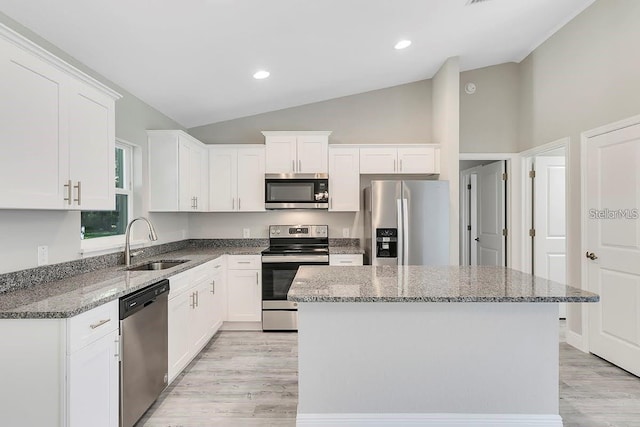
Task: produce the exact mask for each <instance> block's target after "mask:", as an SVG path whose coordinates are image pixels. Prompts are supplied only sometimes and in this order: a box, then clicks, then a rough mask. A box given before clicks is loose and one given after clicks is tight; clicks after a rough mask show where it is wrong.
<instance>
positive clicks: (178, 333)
mask: <svg viewBox="0 0 640 427" xmlns="http://www.w3.org/2000/svg"><path fill="white" fill-rule="evenodd" d="M224 258H225V257H220V258H218V259H216V260H214V261H210V262H207V263H206V264H203V265H200V266H198V267H195V268H193V269H191V270H187V271H185V272H183V273H179V274H176V275H175V276H172V277H170V278H169V288H170V290H169V302H168V322H169V337H168V338H169V339H168V341H169V355H168V357H169V367H168V373H169V382H172V381H173V380H174V379H175V378H176V377H177V376H178V375H179V374H180V372H182V370H183V369H184V368H185V367H186V366H187V365H188V364H189V362H191V360H193V358H194V357H195V356H197V355H198V353H200V351H201V350H202V348H203V347H204V346H205V345H206V344H207V343H208V342H209V340H210V339H211V337H213V335H214V334H215V333H216V332H217V331H218V329H219V328H220V326H221V325H222V319H223V316H224V310H223V308H224V307H223V305H222V304H221V303H220V302H219V301H218V300H217V298H223V297H224ZM215 280H217V282H218V283H217V285H218V286H217V287H216V284H215V283H214V281H215ZM215 291H218V292H219V293H218V295H217V296H216V293H214V292H215Z"/></svg>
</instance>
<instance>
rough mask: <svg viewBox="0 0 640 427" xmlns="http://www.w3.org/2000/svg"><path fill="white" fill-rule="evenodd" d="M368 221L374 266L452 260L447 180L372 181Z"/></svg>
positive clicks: (367, 236)
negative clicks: (450, 257) (450, 255)
mask: <svg viewBox="0 0 640 427" xmlns="http://www.w3.org/2000/svg"><path fill="white" fill-rule="evenodd" d="M364 223H365V224H364V226H365V229H364V236H365V245H364V246H365V255H366V257H367V259H368V262H369V263H370V264H371V265H396V264H398V265H448V264H449V182H448V181H371V186H370V187H367V188H366V189H365V219H364Z"/></svg>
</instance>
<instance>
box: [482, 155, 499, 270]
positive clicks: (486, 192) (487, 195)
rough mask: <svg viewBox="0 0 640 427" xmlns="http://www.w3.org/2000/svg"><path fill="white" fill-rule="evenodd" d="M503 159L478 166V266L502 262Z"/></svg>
mask: <svg viewBox="0 0 640 427" xmlns="http://www.w3.org/2000/svg"><path fill="white" fill-rule="evenodd" d="M503 173H504V162H502V161H497V162H493V163H489V164H487V165H484V166H481V167H479V168H478V173H477V177H478V184H477V188H478V201H477V204H478V227H477V229H478V237H477V241H476V245H477V252H478V265H505V257H504V253H505V248H504V246H505V237H504V236H503V234H502V230H503V229H504V228H505V200H504V198H505V197H504V196H505V193H504V181H503V180H502V174H503Z"/></svg>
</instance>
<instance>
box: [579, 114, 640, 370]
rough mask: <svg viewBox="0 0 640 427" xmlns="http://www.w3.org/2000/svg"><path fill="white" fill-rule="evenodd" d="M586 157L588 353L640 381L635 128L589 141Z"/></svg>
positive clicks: (639, 194) (638, 134)
mask: <svg viewBox="0 0 640 427" xmlns="http://www.w3.org/2000/svg"><path fill="white" fill-rule="evenodd" d="M586 157H587V160H586V168H587V169H586V170H587V176H586V182H585V183H584V185H585V194H586V207H587V209H588V211H587V212H583V214H584V215H587V218H588V219H587V220H586V230H585V231H586V239H587V245H586V249H587V254H591V253H593V257H592V258H593V259H589V258H587V259H585V262H587V277H586V279H587V283H588V288H589V290H590V291H593V292H596V293H598V294H599V295H600V303H598V304H588V306H589V350H590V351H591V352H592V353H594V354H597V355H598V356H600V357H602V358H604V359H607V360H609V361H610V362H612V363H615V364H616V365H618V366H620V367H622V368H624V369H626V370H627V371H629V372H632V373H633V374H635V375H640V262H639V261H640V220H639V219H638V209H639V208H640V168H639V167H638V165H640V125H634V126H629V127H626V128H623V129H619V130H616V131H613V132H609V133H606V134H602V135H598V136H594V137H591V138H588V139H587V141H586ZM585 255H586V254H585ZM596 257H597V258H596Z"/></svg>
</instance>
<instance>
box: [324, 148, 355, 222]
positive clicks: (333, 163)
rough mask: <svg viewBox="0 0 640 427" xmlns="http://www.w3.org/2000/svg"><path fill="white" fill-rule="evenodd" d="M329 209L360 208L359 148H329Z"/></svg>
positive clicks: (347, 209) (348, 210)
mask: <svg viewBox="0 0 640 427" xmlns="http://www.w3.org/2000/svg"><path fill="white" fill-rule="evenodd" d="M329 210H330V211H334V212H338V211H347V212H357V211H359V210H360V153H359V150H358V149H357V148H340V147H331V149H330V150H329Z"/></svg>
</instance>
